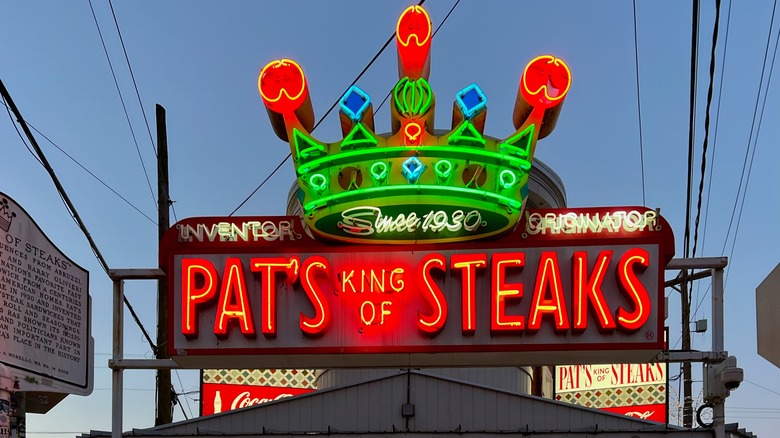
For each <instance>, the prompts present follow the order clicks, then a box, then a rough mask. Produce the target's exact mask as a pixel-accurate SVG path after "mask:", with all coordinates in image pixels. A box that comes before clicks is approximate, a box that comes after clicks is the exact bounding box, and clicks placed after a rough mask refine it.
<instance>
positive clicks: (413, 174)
mask: <svg viewBox="0 0 780 438" xmlns="http://www.w3.org/2000/svg"><path fill="white" fill-rule="evenodd" d="M423 172H425V164H423V163H422V162H421V161H420V160H418V159H417V157H411V158H409V159H407V160H406V161H404V163H403V164H402V165H401V173H402V174H403V175H404V178H406V180H407V181H409V184H414V183H416V182H417V179H418V178H420V175H422V174H423Z"/></svg>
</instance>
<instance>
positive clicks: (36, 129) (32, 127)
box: [2, 102, 157, 225]
mask: <svg viewBox="0 0 780 438" xmlns="http://www.w3.org/2000/svg"><path fill="white" fill-rule="evenodd" d="M2 103H3V105H4V106H5V109H6V111H7V112H8V115H9V117H11V122H13V116H12V115H11V112H10V110H9V109H8V105H6V104H5V102H2ZM25 123H27V126H29V127H30V128H31V129H32V130H33V131H35V132H37V133H38V135H40V136H41V137H43V138H44V139H46V141H48V142H49V143H51V145H52V146H54V147H55V148H57V149H58V150H59V151H60V152H62V153H63V154H64V155H65V156H66V157H68V158H70V160H71V161H73V162H74V163H76V164H77V165H78V166H79V167H81V168H82V169H83V170H84V171H85V172H87V173H88V174H89V175H90V176H92V178H94V179H95V180H97V181H98V182H99V183H100V184H103V186H104V187H106V188H107V189H108V190H110V191H111V192H112V193H113V194H115V195H116V196H118V197H119V199H121V200H123V201H125V203H126V204H127V205H129V206H130V207H132V208H133V209H134V210H135V211H137V212H138V213H140V214H141V215H142V216H143V217H145V218H146V219H148V220H149V221H151V222H152V223H153V224H155V225H157V222H155V221H154V219H152V218H150V217H149V216H148V215H147V214H146V213H144V212H143V211H141V209H139V208H138V207H137V206H135V205H134V204H133V203H132V202H130V201H128V200H127V198H125V197H124V196H122V195H121V194H119V192H117V191H116V190H114V189H113V188H112V187H111V186H109V185H108V184H107V183H106V182H105V181H103V180H102V179H100V177H98V176H97V175H95V174H94V173H93V172H92V171H90V170H89V169H87V168H86V167H85V166H84V165H83V164H81V163H80V162H79V161H78V160H76V159H75V158H73V157H72V156H71V155H70V154H69V153H68V152H66V151H65V150H64V149H62V148H61V147H60V146H59V145H57V143H54V142H53V141H52V140H51V139H50V138H49V137H47V136H46V134H44V133H42V132H41V131H40V130H38V128H36V127H35V126H34V125H33V124H32V123H30V122H25ZM13 125H14V129H16V133H17V134H19V138H21V140H22V142H23V143H24V145H25V146H27V150H29V151H30V153H31V154H33V158H35V159H36V160H37V161H38V163H40V164H41V165H43V163H41V160H40V159H39V158H38V157H36V156H35V153H34V152H33V151H32V149H30V147H29V146H28V145H27V142H26V141H25V140H24V137H22V134H21V133H20V132H19V128H17V127H16V123H13Z"/></svg>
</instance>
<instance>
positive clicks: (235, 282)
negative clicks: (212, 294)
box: [214, 257, 255, 336]
mask: <svg viewBox="0 0 780 438" xmlns="http://www.w3.org/2000/svg"><path fill="white" fill-rule="evenodd" d="M231 320H236V321H237V322H238V326H239V327H241V333H243V334H245V335H254V334H255V326H254V324H253V323H252V310H251V308H250V307H249V297H247V294H246V281H244V268H243V266H242V265H241V259H239V258H236V257H229V258H228V259H227V261H226V262H225V275H224V278H223V279H222V289H221V290H220V294H219V307H218V308H217V317H216V319H215V320H214V334H215V335H217V336H226V335H227V334H228V326H229V325H230V321H231Z"/></svg>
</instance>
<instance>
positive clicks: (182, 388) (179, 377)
mask: <svg viewBox="0 0 780 438" xmlns="http://www.w3.org/2000/svg"><path fill="white" fill-rule="evenodd" d="M173 371H174V372H175V373H176V378H177V379H179V386H180V387H181V390H182V392H181V393H176V392H174V394H175V395H176V400H178V402H179V407H180V408H181V413H182V414H183V415H184V418H185V419H189V418H187V414H186V413H184V408H182V407H181V400H180V399H179V396H180V395H184V384H183V383H181V376H180V375H179V370H177V369H174V370H173ZM187 410H188V411H190V417H192V416H193V415H192V408H191V407H190V404H189V403H187Z"/></svg>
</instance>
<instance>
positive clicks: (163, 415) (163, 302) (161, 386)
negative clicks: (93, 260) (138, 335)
mask: <svg viewBox="0 0 780 438" xmlns="http://www.w3.org/2000/svg"><path fill="white" fill-rule="evenodd" d="M156 110H157V111H156V112H157V228H158V232H159V233H158V239H159V240H162V237H163V234H165V232H166V231H168V228H170V226H171V225H170V217H169V213H168V211H169V209H170V207H171V202H170V198H169V195H168V132H167V128H166V126H165V108H163V107H162V106H161V105H159V104H158V105H157V106H156ZM168 357H169V356H168V280H167V279H162V280H158V281H157V358H158V359H167V358H168ZM171 422H173V386H172V385H171V370H157V415H156V417H155V420H154V424H155V425H156V426H159V425H162V424H170V423H171Z"/></svg>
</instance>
